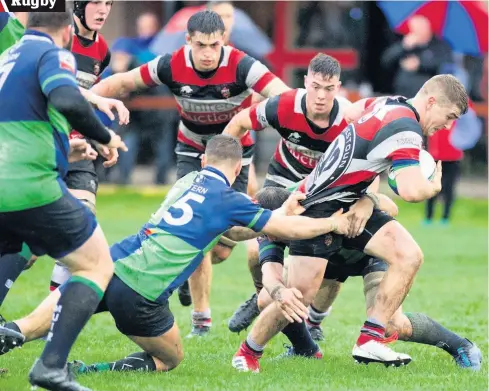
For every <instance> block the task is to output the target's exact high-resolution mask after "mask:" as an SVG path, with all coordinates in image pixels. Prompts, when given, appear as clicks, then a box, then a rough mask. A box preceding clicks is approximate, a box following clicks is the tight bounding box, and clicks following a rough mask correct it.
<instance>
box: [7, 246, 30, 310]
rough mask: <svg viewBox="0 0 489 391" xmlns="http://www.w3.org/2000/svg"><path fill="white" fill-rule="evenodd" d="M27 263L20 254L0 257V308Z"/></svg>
mask: <svg viewBox="0 0 489 391" xmlns="http://www.w3.org/2000/svg"><path fill="white" fill-rule="evenodd" d="M28 261H29V260H28V259H25V258H24V257H23V256H22V255H20V253H19V254H7V255H4V256H2V257H0V265H1V267H0V306H1V305H2V303H3V301H4V300H5V297H7V294H8V292H9V290H10V288H11V286H12V285H13V284H14V282H15V280H16V279H17V277H19V276H20V273H22V270H24V267H25V265H26V264H27V262H28Z"/></svg>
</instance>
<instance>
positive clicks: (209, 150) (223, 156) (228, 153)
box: [202, 134, 243, 184]
mask: <svg viewBox="0 0 489 391" xmlns="http://www.w3.org/2000/svg"><path fill="white" fill-rule="evenodd" d="M242 158H243V147H242V146H241V143H240V142H239V140H238V139H237V138H235V137H231V136H227V135H225V134H218V135H216V136H214V137H212V138H211V139H210V140H209V141H208V142H207V145H206V146H205V154H204V156H203V157H202V167H205V166H212V167H215V168H217V169H218V170H220V171H222V172H223V173H224V174H225V175H226V177H227V178H228V180H229V182H230V183H231V184H232V183H234V181H235V180H236V177H237V176H238V175H239V172H240V171H241V159H242Z"/></svg>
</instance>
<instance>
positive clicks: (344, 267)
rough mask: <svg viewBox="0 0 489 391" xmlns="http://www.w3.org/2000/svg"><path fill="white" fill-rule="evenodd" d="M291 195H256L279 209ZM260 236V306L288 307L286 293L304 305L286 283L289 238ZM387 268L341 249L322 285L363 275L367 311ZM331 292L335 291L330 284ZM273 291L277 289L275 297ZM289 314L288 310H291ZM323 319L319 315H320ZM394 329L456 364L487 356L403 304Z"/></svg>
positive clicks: (307, 346)
mask: <svg viewBox="0 0 489 391" xmlns="http://www.w3.org/2000/svg"><path fill="white" fill-rule="evenodd" d="M289 195H290V193H289V192H288V191H286V190H284V189H280V188H274V187H269V188H265V189H264V190H263V191H261V192H259V193H258V194H257V196H256V199H257V201H258V202H259V203H260V205H261V206H262V207H264V208H267V209H270V210H275V209H276V208H279V207H281V205H282V202H283V201H284V200H285V199H286V198H287V197H289ZM375 196H376V197H378V198H379V209H381V210H384V211H385V212H386V213H388V214H389V215H391V216H393V217H395V216H396V215H397V213H398V209H397V206H396V205H395V204H394V203H393V202H392V201H391V200H390V199H389V198H388V197H387V196H385V195H383V194H379V193H376V194H375ZM259 240H260V264H261V265H262V268H263V285H264V288H265V289H264V290H262V291H261V292H260V295H259V298H258V305H259V307H260V310H263V309H264V308H265V307H266V306H267V305H269V304H270V303H271V302H272V301H277V302H278V303H279V305H282V306H283V307H284V306H285V307H286V306H287V305H288V304H289V303H288V302H287V299H291V300H292V301H293V302H294V303H295V304H296V306H299V303H300V304H302V303H301V302H300V301H299V300H298V299H296V298H295V295H291V294H290V293H289V292H290V291H292V292H297V291H296V290H295V289H294V288H290V289H288V288H286V287H285V283H284V282H285V281H287V270H286V267H287V260H285V268H283V265H284V255H285V254H284V253H285V248H286V247H287V246H288V242H284V241H272V240H270V239H269V238H268V236H266V235H263V236H261V237H260V238H259ZM386 270H387V264H386V263H385V262H383V261H381V260H379V259H375V258H371V257H370V256H368V255H365V254H363V253H362V252H359V251H356V250H348V249H341V250H340V251H339V252H338V253H337V254H335V255H333V256H331V258H330V259H329V260H328V265H327V267H326V273H325V275H324V280H323V283H322V285H321V289H324V288H323V286H325V287H329V285H330V281H331V280H335V281H338V282H340V284H342V283H343V282H345V281H346V280H347V279H348V277H353V276H363V284H364V294H365V304H366V310H367V314H368V313H369V311H370V308H371V307H372V305H373V302H374V298H375V295H376V292H377V290H378V287H379V284H380V281H381V280H382V278H383V276H384V273H385V271H386ZM329 292H330V293H331V290H329ZM269 293H273V295H274V298H273V299H272V298H271V297H270V295H269ZM333 293H338V291H336V292H334V291H333ZM318 296H319V294H318V295H316V298H315V302H316V300H317V298H318ZM335 298H336V295H334V294H333V295H329V297H327V299H326V300H324V301H323V302H322V303H321V305H322V307H319V311H318V312H321V310H322V311H326V310H327V309H328V308H329V307H330V306H331V305H332V304H333V302H334V300H335ZM289 310H290V308H289ZM310 311H311V310H309V312H310ZM284 315H287V316H288V314H284ZM310 317H311V313H309V318H308V320H309V319H310ZM321 320H322V319H321V318H320V319H319V321H321ZM394 333H397V334H398V336H399V339H400V340H402V341H407V342H415V343H420V344H426V345H432V346H436V347H439V348H441V349H443V350H445V351H446V352H447V353H449V354H450V355H451V356H452V357H453V358H454V360H455V363H456V365H457V366H459V367H461V368H468V369H471V370H476V371H477V370H480V367H481V361H482V354H481V352H480V349H479V348H478V347H477V346H476V345H475V344H473V343H472V342H470V341H469V340H467V339H465V338H462V337H460V336H458V335H457V334H455V333H453V332H451V331H450V330H447V329H445V328H444V327H443V326H441V325H440V324H438V323H437V322H435V321H434V320H432V319H431V318H429V317H428V316H426V315H425V314H421V313H403V312H402V309H401V308H399V309H398V310H397V311H396V313H395V314H394V316H393V317H392V318H391V319H390V320H389V322H388V324H387V328H386V335H388V336H390V335H393V334H394ZM245 346H246V344H245ZM310 352H315V353H316V352H317V351H314V350H313V349H312V344H311V342H310V341H309V340H307V339H304V340H300V339H294V344H293V345H292V347H290V348H289V349H288V351H287V353H286V355H302V356H310ZM316 356H317V354H316ZM317 358H319V356H317Z"/></svg>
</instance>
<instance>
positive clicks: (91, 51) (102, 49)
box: [71, 34, 109, 62]
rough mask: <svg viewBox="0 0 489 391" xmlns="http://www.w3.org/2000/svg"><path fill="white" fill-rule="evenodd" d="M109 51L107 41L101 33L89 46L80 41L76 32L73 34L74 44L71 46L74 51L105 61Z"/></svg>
mask: <svg viewBox="0 0 489 391" xmlns="http://www.w3.org/2000/svg"><path fill="white" fill-rule="evenodd" d="M108 51H109V47H108V46H107V42H105V39H104V37H102V35H100V34H97V38H96V40H95V42H93V43H92V44H90V45H88V46H83V45H82V44H81V42H80V38H79V37H78V36H77V35H76V34H73V44H72V47H71V52H72V53H76V54H80V55H82V56H85V57H90V58H93V59H95V60H97V61H100V62H103V61H104V59H105V57H106V56H107V52H108Z"/></svg>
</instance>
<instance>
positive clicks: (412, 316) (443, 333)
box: [405, 313, 467, 356]
mask: <svg viewBox="0 0 489 391" xmlns="http://www.w3.org/2000/svg"><path fill="white" fill-rule="evenodd" d="M405 315H406V316H407V318H408V319H409V321H410V322H411V325H412V328H413V334H412V335H411V337H410V338H409V339H408V341H409V342H416V343H421V344H424V345H432V346H436V347H438V348H441V349H443V350H444V351H446V352H447V353H449V354H451V355H452V356H456V355H457V354H458V352H457V349H458V348H459V347H461V346H463V345H465V344H466V343H467V341H466V340H465V338H462V337H460V336H458V335H457V334H455V333H454V332H452V331H450V330H447V329H446V328H445V327H443V326H442V325H441V324H439V323H437V322H435V321H434V320H433V319H431V318H429V317H428V316H426V315H425V314H420V313H406V314H405Z"/></svg>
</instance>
